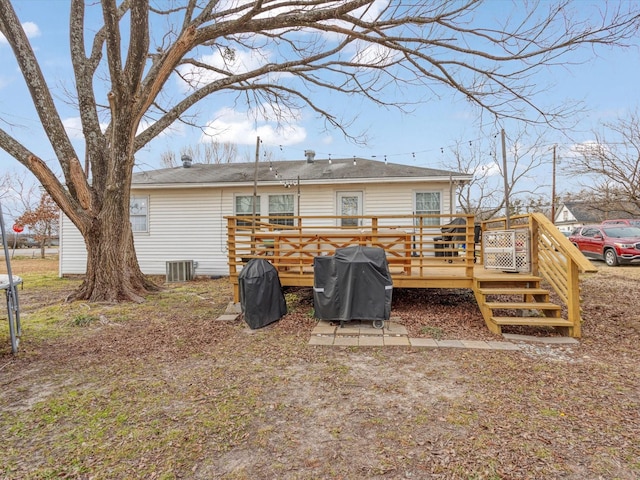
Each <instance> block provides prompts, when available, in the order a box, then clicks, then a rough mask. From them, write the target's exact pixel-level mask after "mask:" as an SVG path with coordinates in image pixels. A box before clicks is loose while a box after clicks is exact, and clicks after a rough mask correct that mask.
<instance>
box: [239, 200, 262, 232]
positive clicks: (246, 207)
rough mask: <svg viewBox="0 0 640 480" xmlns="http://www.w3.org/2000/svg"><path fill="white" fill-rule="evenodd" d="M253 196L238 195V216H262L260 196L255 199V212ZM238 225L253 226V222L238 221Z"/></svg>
mask: <svg viewBox="0 0 640 480" xmlns="http://www.w3.org/2000/svg"><path fill="white" fill-rule="evenodd" d="M253 199H254V196H253V195H236V205H235V206H236V212H235V214H236V216H238V217H240V216H247V217H250V216H252V215H253V214H254V213H255V214H256V215H260V195H258V196H257V197H255V199H256V208H255V212H254V210H253ZM237 223H238V225H241V226H247V225H251V222H243V221H242V220H238V221H237Z"/></svg>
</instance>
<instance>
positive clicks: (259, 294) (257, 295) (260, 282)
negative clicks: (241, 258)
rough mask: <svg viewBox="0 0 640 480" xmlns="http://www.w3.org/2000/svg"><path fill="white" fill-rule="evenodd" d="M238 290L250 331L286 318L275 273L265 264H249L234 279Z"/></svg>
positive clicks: (283, 301) (285, 306) (260, 259)
mask: <svg viewBox="0 0 640 480" xmlns="http://www.w3.org/2000/svg"><path fill="white" fill-rule="evenodd" d="M238 287H239V290H240V306H241V307H242V313H243V315H244V320H245V322H247V325H249V327H251V328H252V329H256V328H262V327H266V326H267V325H269V324H270V323H273V322H275V321H278V320H280V319H281V318H282V317H283V316H284V315H286V314H287V302H286V300H285V298H284V293H283V292H282V285H281V284H280V277H279V276H278V271H277V270H276V269H275V267H274V266H273V265H272V264H271V263H269V262H268V261H267V260H264V259H262V258H253V259H251V260H249V262H248V263H247V264H246V265H245V266H244V268H243V269H242V271H241V272H240V275H238Z"/></svg>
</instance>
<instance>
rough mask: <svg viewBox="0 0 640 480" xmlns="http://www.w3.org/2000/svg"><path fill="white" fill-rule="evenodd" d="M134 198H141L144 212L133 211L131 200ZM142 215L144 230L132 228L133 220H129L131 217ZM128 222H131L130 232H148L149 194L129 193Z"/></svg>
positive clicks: (134, 199)
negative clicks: (143, 203)
mask: <svg viewBox="0 0 640 480" xmlns="http://www.w3.org/2000/svg"><path fill="white" fill-rule="evenodd" d="M136 200H143V201H144V202H145V204H146V207H145V208H146V212H145V213H144V214H140V213H134V212H133V207H134V205H132V204H133V202H134V201H136ZM134 217H136V218H138V217H144V226H145V228H144V230H136V229H135V228H134V222H132V221H131V219H132V218H134ZM129 223H130V224H131V232H132V233H134V234H139V233H149V195H130V196H129Z"/></svg>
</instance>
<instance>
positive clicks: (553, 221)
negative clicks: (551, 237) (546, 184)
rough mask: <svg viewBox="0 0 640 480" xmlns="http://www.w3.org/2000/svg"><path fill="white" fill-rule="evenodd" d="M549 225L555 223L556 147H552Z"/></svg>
mask: <svg viewBox="0 0 640 480" xmlns="http://www.w3.org/2000/svg"><path fill="white" fill-rule="evenodd" d="M551 223H553V224H554V225H555V223H556V145H554V146H553V173H552V178H551Z"/></svg>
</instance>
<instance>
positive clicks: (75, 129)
mask: <svg viewBox="0 0 640 480" xmlns="http://www.w3.org/2000/svg"><path fill="white" fill-rule="evenodd" d="M62 125H63V126H64V129H65V130H66V132H67V135H69V138H70V139H71V140H84V133H83V132H82V121H81V120H80V117H68V118H64V119H63V120H62ZM107 126H108V124H106V123H101V124H100V129H101V130H102V131H103V132H104V131H105V130H106V129H107Z"/></svg>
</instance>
